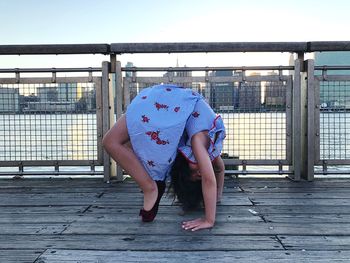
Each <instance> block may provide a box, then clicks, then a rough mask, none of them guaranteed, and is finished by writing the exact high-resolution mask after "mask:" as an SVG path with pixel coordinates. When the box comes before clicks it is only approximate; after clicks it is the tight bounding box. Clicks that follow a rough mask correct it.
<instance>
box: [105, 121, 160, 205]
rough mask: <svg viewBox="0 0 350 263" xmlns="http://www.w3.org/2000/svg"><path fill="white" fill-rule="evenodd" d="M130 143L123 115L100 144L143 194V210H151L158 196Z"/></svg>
mask: <svg viewBox="0 0 350 263" xmlns="http://www.w3.org/2000/svg"><path fill="white" fill-rule="evenodd" d="M129 141H130V138H129V134H128V130H127V127H126V119H125V115H123V116H122V117H120V118H119V119H118V120H117V122H116V123H115V124H114V126H113V127H112V128H111V129H110V130H109V131H108V132H107V133H106V135H105V136H104V137H103V140H102V143H103V146H104V148H105V149H106V151H107V152H108V154H109V155H110V156H111V157H112V158H113V159H114V160H115V161H116V162H117V163H118V164H119V165H120V166H121V167H122V168H123V169H124V170H125V171H126V172H127V173H128V174H129V175H130V176H131V177H132V178H133V179H134V180H135V181H136V183H137V184H138V185H139V186H140V188H141V189H142V191H143V194H144V200H143V208H144V209H145V210H147V211H148V210H151V209H152V207H153V205H154V204H155V202H156V200H157V196H158V189H157V185H156V183H155V181H153V180H152V178H151V177H150V176H149V175H148V173H147V172H146V170H145V169H144V167H143V166H142V164H141V162H140V161H139V159H138V158H137V156H136V155H135V153H134V151H133V150H132V148H131V147H130V146H129V145H128V142H129Z"/></svg>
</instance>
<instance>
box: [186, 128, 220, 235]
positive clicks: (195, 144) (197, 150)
mask: <svg viewBox="0 0 350 263" xmlns="http://www.w3.org/2000/svg"><path fill="white" fill-rule="evenodd" d="M208 140H209V139H208V133H207V131H203V132H199V133H197V134H195V135H193V137H192V139H191V144H192V150H193V153H194V156H195V158H196V160H197V163H198V166H199V172H200V174H201V177H202V191H203V199H204V206H205V217H204V218H198V219H195V220H192V221H187V222H184V223H183V225H182V227H183V228H184V229H186V230H192V231H196V230H199V229H204V228H211V227H213V226H214V223H215V214H216V197H217V186H216V178H215V174H214V170H213V166H212V163H211V160H210V158H209V155H208V151H207V148H208V147H207V145H208Z"/></svg>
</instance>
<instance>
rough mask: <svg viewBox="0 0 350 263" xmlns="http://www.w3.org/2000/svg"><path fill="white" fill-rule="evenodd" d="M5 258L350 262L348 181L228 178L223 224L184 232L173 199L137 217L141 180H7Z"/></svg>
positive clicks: (0, 257)
mask: <svg viewBox="0 0 350 263" xmlns="http://www.w3.org/2000/svg"><path fill="white" fill-rule="evenodd" d="M0 197H1V198H0V211H1V213H0V222H1V224H0V262H36V263H39V262H41V263H42V262H180V261H185V262H199V261H201V260H206V261H207V262H332V261H335V260H336V261H337V262H349V260H350V179H318V180H316V181H315V182H312V183H308V182H292V181H289V180H288V179H266V178H265V179H248V178H245V179H244V178H242V179H232V178H226V181H225V190H224V197H223V201H222V203H221V204H220V205H219V206H218V209H217V210H218V211H217V222H216V226H215V227H214V228H213V229H211V230H203V231H199V232H194V233H193V232H186V231H184V230H182V229H181V222H182V220H185V219H191V218H195V217H196V216H198V215H201V214H202V212H191V213H188V214H185V215H181V209H180V208H179V207H178V206H176V205H172V198H171V197H170V196H166V197H165V198H163V199H162V202H161V207H160V209H159V214H158V216H157V218H156V220H155V221H154V222H153V223H142V222H141V221H140V218H139V217H138V212H139V209H140V207H141V205H142V194H141V193H140V191H139V189H138V188H137V186H136V185H135V184H134V183H133V182H123V183H111V184H104V183H103V182H102V179H18V180H0Z"/></svg>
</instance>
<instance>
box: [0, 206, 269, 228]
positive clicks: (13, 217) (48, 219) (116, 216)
mask: <svg viewBox="0 0 350 263" xmlns="http://www.w3.org/2000/svg"><path fill="white" fill-rule="evenodd" d="M163 210H164V209H163ZM138 212H139V209H137V208H132V209H130V208H129V209H127V210H126V211H124V212H121V213H95V214H90V213H84V214H82V213H80V214H67V213H63V214H58V213H50V214H49V213H45V214H39V213H35V214H33V213H29V214H23V213H13V214H9V213H7V214H0V223H12V224H17V223H35V224H38V223H43V224H45V223H63V224H68V223H72V222H81V223H87V222H88V223H89V222H91V223H93V222H98V223H101V224H104V223H106V222H109V223H115V224H117V223H139V222H140V217H139V216H138ZM201 216H203V212H196V213H194V212H192V213H188V214H185V215H182V213H181V214H180V212H178V213H176V212H174V213H168V212H166V211H165V213H162V211H159V213H158V215H157V220H159V221H162V222H169V223H171V222H179V221H181V220H190V219H192V218H193V217H201ZM216 222H232V223H238V222H241V223H243V222H251V223H256V222H263V220H262V218H261V217H259V216H254V215H252V214H249V213H247V215H237V214H236V213H235V212H231V213H225V214H220V213H218V214H217V216H216Z"/></svg>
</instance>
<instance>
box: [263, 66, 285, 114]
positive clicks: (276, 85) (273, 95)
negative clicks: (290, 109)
mask: <svg viewBox="0 0 350 263" xmlns="http://www.w3.org/2000/svg"><path fill="white" fill-rule="evenodd" d="M268 75H269V76H272V75H278V73H276V72H269V73H268ZM262 88H263V90H264V104H265V108H266V109H267V110H271V109H273V110H275V109H283V108H285V105H286V92H287V88H286V84H285V82H284V81H272V82H270V81H268V82H265V81H264V82H262Z"/></svg>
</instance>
